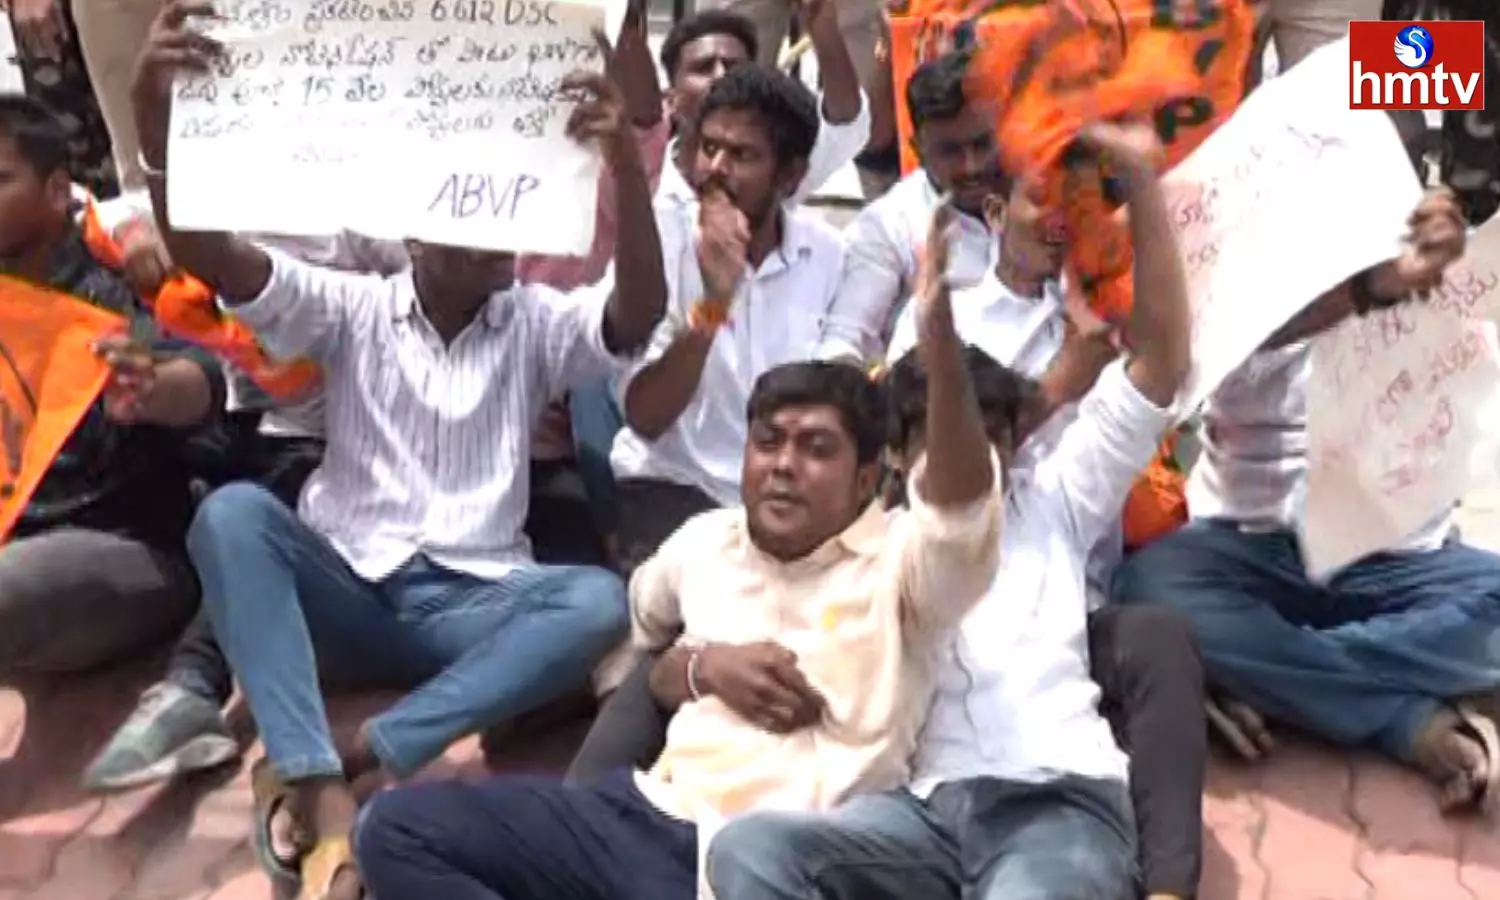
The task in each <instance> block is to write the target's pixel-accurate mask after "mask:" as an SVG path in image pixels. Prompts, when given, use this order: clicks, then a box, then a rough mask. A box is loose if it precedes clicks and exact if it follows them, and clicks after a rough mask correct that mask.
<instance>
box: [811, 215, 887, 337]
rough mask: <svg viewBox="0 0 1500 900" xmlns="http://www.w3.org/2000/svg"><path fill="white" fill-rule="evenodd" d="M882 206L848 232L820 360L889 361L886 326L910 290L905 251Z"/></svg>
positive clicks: (860, 217)
mask: <svg viewBox="0 0 1500 900" xmlns="http://www.w3.org/2000/svg"><path fill="white" fill-rule="evenodd" d="M880 213H881V210H880V208H879V206H878V204H872V205H870V206H867V207H865V208H864V209H863V210H861V211H860V213H859V215H857V216H855V217H854V221H853V222H850V223H849V227H848V229H847V230H846V231H845V232H844V273H843V278H842V279H840V281H839V287H838V291H837V292H836V293H835V294H834V297H833V304H832V305H831V306H830V308H829V310H828V321H827V323H826V324H825V325H824V327H823V335H822V339H821V341H820V342H819V349H818V356H819V357H821V358H823V359H836V358H839V357H846V356H854V357H858V358H859V359H860V360H862V361H865V362H875V361H879V360H881V359H884V358H885V328H886V325H887V324H888V323H889V321H890V316H891V312H892V310H894V309H895V308H896V305H897V303H898V302H899V301H900V299H901V297H902V296H903V295H905V293H906V292H907V290H908V280H909V279H908V275H907V272H906V264H905V261H904V259H903V256H902V252H901V247H900V246H899V245H898V244H897V243H896V241H895V240H893V238H892V236H891V233H890V230H889V229H887V228H886V227H885V224H884V222H883V221H882V220H881V217H880Z"/></svg>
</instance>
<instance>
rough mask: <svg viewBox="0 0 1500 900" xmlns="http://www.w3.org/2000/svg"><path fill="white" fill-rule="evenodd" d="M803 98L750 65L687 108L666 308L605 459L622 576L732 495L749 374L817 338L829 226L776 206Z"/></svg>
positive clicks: (833, 274) (797, 172)
mask: <svg viewBox="0 0 1500 900" xmlns="http://www.w3.org/2000/svg"><path fill="white" fill-rule="evenodd" d="M814 104H815V101H814V99H813V96H812V94H811V93H810V92H809V91H808V90H807V88H805V87H803V86H802V85H801V84H800V83H798V82H797V81H796V80H794V79H793V78H792V77H791V76H789V75H786V74H784V73H782V72H779V71H777V70H775V69H767V68H764V67H762V66H760V65H759V64H755V63H749V64H746V65H743V66H739V67H736V68H735V69H734V70H732V71H731V72H729V73H728V74H727V75H725V76H724V77H723V78H721V79H719V80H718V81H717V82H716V83H715V84H714V86H713V88H712V89H711V90H710V91H709V94H708V97H707V98H705V99H704V101H703V104H702V106H701V107H700V118H699V120H698V122H697V132H696V133H695V134H694V135H693V139H692V140H691V142H690V143H691V146H693V147H695V148H696V154H695V156H694V162H693V179H694V182H695V183H696V184H698V186H699V187H698V190H699V194H700V196H701V200H700V201H699V202H698V203H696V204H694V205H693V206H692V207H683V208H682V209H683V212H681V213H679V212H678V211H677V210H665V211H660V212H659V216H660V220H661V226H662V247H663V252H664V254H665V258H666V276H667V284H668V294H669V300H668V305H667V315H666V319H665V321H663V322H662V324H661V325H660V326H659V327H658V329H657V332H656V334H655V335H654V336H653V338H652V342H651V347H650V348H649V349H648V350H647V352H646V355H645V358H644V359H643V360H642V361H641V363H640V364H639V365H638V366H637V368H636V370H635V371H634V372H633V373H632V374H631V375H630V376H629V377H628V378H627V379H626V381H625V416H626V420H627V422H628V423H629V426H630V427H629V428H627V429H625V430H623V431H621V432H620V434H619V436H618V437H617V438H616V439H615V447H614V451H613V453H612V454H611V463H612V465H613V469H614V474H615V477H616V479H617V492H618V496H619V500H620V507H621V523H620V525H621V541H620V555H621V562H622V566H623V568H624V570H625V572H626V574H627V576H628V575H629V573H630V571H631V570H632V569H633V568H634V567H635V566H637V565H639V564H640V563H641V561H642V560H644V559H645V558H646V557H648V556H650V555H651V554H652V553H654V552H655V551H656V548H657V547H658V546H659V545H660V544H661V542H662V541H663V540H665V539H666V538H667V536H668V535H670V534H671V533H672V532H673V531H676V530H677V528H678V526H680V525H681V524H682V523H683V522H685V521H687V520H688V519H689V518H691V517H692V516H693V515H695V514H697V513H700V512H703V511H705V510H709V509H713V508H715V507H718V506H731V505H734V504H735V503H737V502H738V501H739V497H740V484H739V480H740V466H741V461H742V458H743V453H744V447H745V423H744V419H743V414H744V408H745V401H746V399H747V398H748V397H749V395H750V391H751V388H752V387H753V386H754V384H755V379H756V378H757V377H758V376H759V375H760V374H761V373H763V372H765V371H767V370H769V369H771V368H773V367H774V366H777V365H779V364H781V363H785V362H793V361H796V360H803V359H810V358H812V356H813V351H814V349H815V348H816V346H817V342H818V335H819V329H820V328H821V326H822V323H823V316H824V313H825V311H826V310H827V308H828V302H829V300H830V299H831V298H832V297H833V292H834V290H835V289H836V288H837V287H838V279H839V271H840V264H841V263H842V261H843V256H842V253H841V249H840V246H839V240H838V235H837V234H835V233H834V232H833V231H832V230H831V229H830V228H828V227H827V226H826V225H824V224H823V223H822V222H821V221H820V220H819V219H818V218H817V217H815V216H813V215H812V214H810V213H806V212H802V211H800V210H797V209H792V208H788V207H787V205H786V200H787V198H788V197H790V196H792V195H793V194H794V193H795V192H796V190H797V187H798V185H800V184H801V183H802V182H803V180H804V178H805V176H806V173H807V165H808V162H807V161H808V155H809V153H811V152H812V149H813V143H814V140H815V136H816V134H817V128H818V124H817V113H816V110H815V107H814ZM688 216H691V218H688ZM694 223H696V227H692V225H693V224H694ZM690 227H691V231H690V230H689V229H690Z"/></svg>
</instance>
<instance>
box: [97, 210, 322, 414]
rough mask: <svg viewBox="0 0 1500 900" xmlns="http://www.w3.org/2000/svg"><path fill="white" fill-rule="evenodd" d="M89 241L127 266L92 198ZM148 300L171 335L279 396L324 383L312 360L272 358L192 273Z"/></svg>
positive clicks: (102, 257) (104, 257)
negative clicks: (205, 351) (104, 225)
mask: <svg viewBox="0 0 1500 900" xmlns="http://www.w3.org/2000/svg"><path fill="white" fill-rule="evenodd" d="M83 240H84V243H85V244H87V245H88V248H89V252H90V253H92V254H93V256H94V258H95V259H97V260H98V261H99V262H101V263H103V264H104V265H106V266H108V267H110V268H112V269H115V270H116V271H119V270H120V269H123V268H124V264H125V258H124V254H123V253H122V251H121V249H120V246H119V245H118V244H117V243H115V239H114V236H113V235H111V234H110V233H109V231H108V230H106V229H105V228H104V227H103V225H101V224H100V222H99V216H98V212H97V210H95V208H94V204H93V203H92V202H90V203H89V204H88V205H87V206H86V207H85V209H84V216H83ZM142 299H143V300H145V302H146V305H147V306H148V307H149V308H150V309H151V314H152V316H153V317H154V318H155V319H156V321H157V322H159V323H160V324H161V327H162V328H163V329H165V330H166V331H167V333H168V334H171V335H173V336H175V337H178V338H181V339H182V340H185V341H189V342H191V343H193V344H195V345H197V346H199V347H202V348H203V349H204V350H207V351H208V352H210V353H212V354H214V355H215V356H217V357H219V358H220V359H223V360H225V361H226V362H229V363H230V364H232V365H234V366H236V367H237V368H239V369H240V370H241V371H243V372H245V373H246V374H247V375H249V376H250V379H251V380H252V381H254V382H255V384H256V386H257V387H259V388H260V389H261V390H263V391H265V392H266V394H267V396H270V397H272V398H273V399H276V400H283V401H288V400H296V399H298V398H299V397H303V396H305V395H307V394H308V393H309V392H311V391H312V390H313V389H315V388H316V387H317V386H318V385H319V384H320V383H321V380H322V373H321V372H320V371H319V369H318V366H317V364H316V363H314V362H312V361H311V360H306V359H299V360H294V361H292V362H280V361H277V360H275V359H272V358H271V356H270V355H269V354H268V353H266V351H265V348H263V347H262V346H261V344H260V341H259V340H258V339H257V338H256V337H255V333H254V332H252V331H251V330H250V329H249V328H246V327H245V325H244V324H243V323H241V322H236V321H235V320H234V319H232V318H230V317H228V316H226V315H224V314H223V313H222V312H221V311H220V310H219V307H218V304H217V303H215V302H214V292H213V289H212V288H210V287H209V286H208V285H206V284H204V283H203V282H201V281H199V280H198V279H196V278H194V277H193V276H191V275H188V274H185V273H180V272H179V273H174V274H172V275H170V276H169V277H168V278H167V280H166V282H165V283H164V284H162V286H161V289H160V290H158V291H157V293H156V296H154V297H143V298H142Z"/></svg>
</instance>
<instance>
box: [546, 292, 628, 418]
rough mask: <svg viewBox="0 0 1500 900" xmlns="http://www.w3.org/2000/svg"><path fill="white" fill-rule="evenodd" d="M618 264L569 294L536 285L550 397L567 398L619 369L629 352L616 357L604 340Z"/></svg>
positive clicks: (553, 398)
mask: <svg viewBox="0 0 1500 900" xmlns="http://www.w3.org/2000/svg"><path fill="white" fill-rule="evenodd" d="M614 287H615V278H614V267H613V266H611V267H610V268H609V269H608V270H607V271H606V272H605V273H604V277H603V278H602V279H600V280H599V281H598V282H597V283H595V284H590V285H585V286H583V287H581V288H578V289H576V290H573V291H570V292H568V293H566V294H563V293H559V292H558V291H556V290H553V289H552V288H549V287H546V286H544V285H531V286H530V289H531V290H533V291H535V292H537V297H536V305H535V309H536V310H537V312H538V314H539V315H540V318H541V323H542V328H541V345H542V353H543V358H544V365H545V369H546V378H547V385H546V386H547V391H548V394H547V396H548V398H549V399H552V400H556V399H559V398H561V397H562V396H563V395H564V394H566V393H567V392H568V391H569V390H570V389H572V388H575V387H581V386H583V385H586V384H588V383H590V382H592V381H594V380H596V379H599V378H603V377H605V376H606V375H609V374H611V373H613V372H615V371H617V370H618V369H619V368H620V367H621V365H622V364H623V362H624V361H625V359H627V357H616V356H614V355H613V354H611V353H610V352H609V348H608V347H607V346H605V343H604V313H605V310H606V309H607V308H608V306H609V298H610V296H611V295H612V294H613V293H614Z"/></svg>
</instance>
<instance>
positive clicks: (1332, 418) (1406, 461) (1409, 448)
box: [1299, 219, 1500, 578]
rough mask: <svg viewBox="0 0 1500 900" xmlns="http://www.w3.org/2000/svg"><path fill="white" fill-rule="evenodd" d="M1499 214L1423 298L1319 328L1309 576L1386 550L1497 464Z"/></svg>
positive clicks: (1480, 482)
mask: <svg viewBox="0 0 1500 900" xmlns="http://www.w3.org/2000/svg"><path fill="white" fill-rule="evenodd" d="M1497 316H1500V219H1494V220H1491V221H1490V222H1489V223H1488V224H1486V225H1485V226H1484V227H1483V228H1481V229H1479V231H1477V232H1476V233H1474V234H1473V235H1472V236H1471V237H1470V240H1469V246H1468V251H1467V253H1466V254H1465V258H1464V259H1463V260H1461V261H1460V262H1459V263H1457V264H1456V265H1454V267H1453V268H1451V269H1450V270H1449V271H1448V273H1447V275H1446V278H1445V281H1444V286H1443V288H1442V290H1440V291H1438V292H1436V294H1435V295H1434V296H1433V297H1432V298H1431V299H1430V300H1429V301H1428V302H1426V303H1411V304H1406V305H1403V306H1400V307H1397V308H1395V309H1390V310H1386V311H1383V312H1381V313H1377V314H1372V315H1370V316H1367V317H1364V318H1356V319H1351V320H1349V321H1346V322H1344V323H1343V324H1341V325H1340V326H1339V327H1338V328H1336V329H1334V330H1332V331H1330V332H1328V333H1327V334H1324V335H1321V336H1319V338H1318V339H1317V341H1316V342H1315V344H1314V347H1313V369H1312V383H1311V385H1310V387H1309V393H1308V441H1309V451H1308V457H1309V458H1308V483H1307V490H1308V494H1307V509H1306V513H1305V517H1304V520H1303V521H1302V522H1301V523H1299V525H1300V531H1301V541H1302V553H1303V556H1304V558H1305V560H1306V562H1307V567H1308V572H1309V574H1311V575H1312V576H1313V577H1315V578H1321V577H1324V576H1326V575H1327V574H1328V573H1330V572H1332V571H1334V570H1336V569H1338V568H1340V567H1342V566H1345V565H1347V564H1349V563H1351V562H1354V561H1355V560H1357V559H1359V558H1361V557H1363V556H1365V555H1367V554H1369V553H1373V552H1375V551H1377V550H1383V549H1388V548H1390V547H1393V546H1397V545H1398V544H1399V542H1400V541H1401V540H1403V539H1404V538H1406V537H1407V536H1408V535H1410V534H1411V533H1413V532H1414V531H1415V530H1416V529H1417V528H1418V527H1420V526H1421V525H1422V524H1423V523H1425V522H1427V521H1428V520H1430V519H1432V518H1433V517H1434V516H1436V515H1438V514H1440V513H1441V512H1442V511H1443V510H1445V509H1447V508H1449V507H1450V506H1452V505H1453V504H1454V503H1455V502H1457V501H1458V500H1459V499H1460V498H1462V497H1463V496H1464V495H1465V494H1467V493H1469V492H1470V491H1471V490H1474V489H1476V488H1479V487H1483V486H1485V485H1487V484H1489V483H1491V482H1493V481H1494V480H1495V479H1496V477H1497V472H1496V466H1497V465H1500V345H1497V343H1496V327H1495V319H1496V318H1497Z"/></svg>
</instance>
